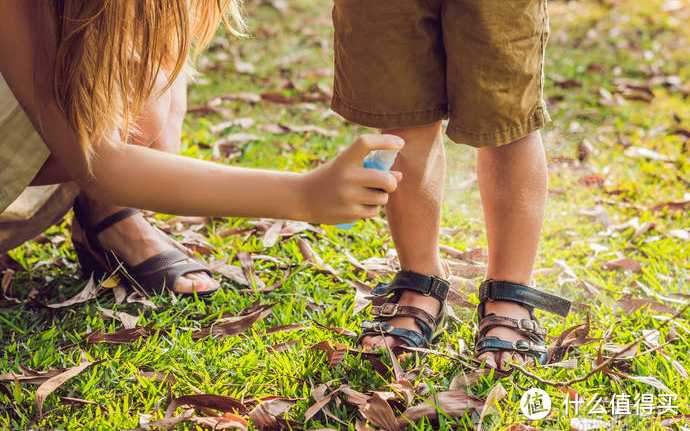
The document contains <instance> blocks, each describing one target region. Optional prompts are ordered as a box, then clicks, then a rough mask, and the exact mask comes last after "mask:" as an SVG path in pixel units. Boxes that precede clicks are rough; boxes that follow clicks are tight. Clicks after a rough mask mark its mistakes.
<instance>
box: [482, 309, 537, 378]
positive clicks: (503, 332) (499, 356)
mask: <svg viewBox="0 0 690 431" xmlns="http://www.w3.org/2000/svg"><path fill="white" fill-rule="evenodd" d="M484 310H485V313H486V314H487V315H488V314H490V313H494V314H496V315H498V316H506V317H512V318H513V319H520V318H522V319H529V318H530V315H529V311H528V310H527V309H526V308H525V307H523V306H521V305H519V304H516V303H515V302H509V301H487V302H486V303H485V304H484ZM486 336H488V337H491V336H493V337H496V338H498V339H500V340H504V341H509V342H511V343H514V342H515V341H518V340H526V339H527V338H526V337H525V336H524V335H522V334H520V333H519V332H517V331H515V330H513V329H510V328H506V327H505V326H496V327H495V328H491V329H489V330H488V331H486ZM477 359H478V360H479V361H483V360H484V359H486V365H488V366H489V367H491V368H498V369H501V370H506V369H508V366H507V365H506V364H507V363H509V362H510V361H511V360H513V361H515V362H517V363H518V364H521V363H522V362H523V361H524V360H525V358H524V357H523V356H522V355H521V354H519V353H516V352H507V351H503V352H486V353H484V354H482V355H480V356H478V357H477Z"/></svg>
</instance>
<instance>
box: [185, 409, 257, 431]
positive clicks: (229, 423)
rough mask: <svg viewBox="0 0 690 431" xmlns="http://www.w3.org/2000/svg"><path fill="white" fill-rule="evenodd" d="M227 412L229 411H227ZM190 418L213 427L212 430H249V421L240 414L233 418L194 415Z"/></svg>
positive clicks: (197, 422)
mask: <svg viewBox="0 0 690 431" xmlns="http://www.w3.org/2000/svg"><path fill="white" fill-rule="evenodd" d="M226 414H227V413H226ZM190 420H191V421H192V422H194V423H196V424H199V425H203V426H207V427H211V429H212V430H227V429H236V430H241V431H246V430H247V421H246V420H244V419H242V418H241V417H239V416H234V415H233V418H228V417H224V416H223V417H212V416H192V417H191V418H190Z"/></svg>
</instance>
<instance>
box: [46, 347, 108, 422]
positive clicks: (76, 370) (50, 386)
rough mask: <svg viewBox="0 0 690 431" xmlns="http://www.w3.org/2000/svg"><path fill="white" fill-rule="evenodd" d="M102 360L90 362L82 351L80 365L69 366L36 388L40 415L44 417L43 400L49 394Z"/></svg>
mask: <svg viewBox="0 0 690 431" xmlns="http://www.w3.org/2000/svg"><path fill="white" fill-rule="evenodd" d="M101 362H103V360H100V361H94V362H90V361H89V360H88V359H86V355H84V353H82V357H81V362H80V363H79V365H76V366H74V367H71V368H68V369H66V370H65V371H63V372H62V373H60V374H58V375H57V376H54V377H51V378H50V379H48V380H46V381H45V382H43V383H42V384H41V385H40V386H39V387H38V389H36V394H35V395H34V402H35V403H36V408H37V409H38V416H39V417H43V401H45V399H46V397H47V396H48V395H50V394H51V393H53V391H55V390H56V389H57V388H59V387H60V386H62V385H63V384H64V383H65V382H66V381H67V380H69V379H71V378H72V377H76V376H78V375H79V374H80V373H81V372H82V371H84V370H85V369H87V368H88V367H90V366H92V365H96V364H100V363H101Z"/></svg>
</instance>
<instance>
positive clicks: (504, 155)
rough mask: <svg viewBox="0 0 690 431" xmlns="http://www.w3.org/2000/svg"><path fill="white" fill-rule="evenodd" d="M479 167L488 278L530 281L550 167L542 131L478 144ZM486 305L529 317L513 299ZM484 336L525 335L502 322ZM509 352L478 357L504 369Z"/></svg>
mask: <svg viewBox="0 0 690 431" xmlns="http://www.w3.org/2000/svg"><path fill="white" fill-rule="evenodd" d="M477 171H478V172H477V174H478V181H479V191H480V193H481V197H482V205H483V208H484V217H485V219H486V234H487V238H488V243H489V267H488V272H487V277H486V278H487V279H493V280H502V281H510V282H513V283H519V284H524V285H528V286H529V285H531V283H530V281H531V278H532V267H533V265H534V259H535V256H536V253H537V247H538V245H539V237H540V233H541V227H542V222H543V219H544V211H545V208H546V193H547V190H546V187H547V168H546V157H545V155H544V147H543V145H542V141H541V134H540V133H539V132H538V131H536V132H533V133H530V134H529V135H527V136H525V137H524V138H521V139H519V140H517V141H515V142H513V143H510V144H507V145H503V146H500V147H483V148H480V149H479V150H478V153H477ZM485 310H486V313H487V314H488V313H496V314H497V315H499V316H509V317H513V318H526V319H529V318H530V315H529V312H528V311H527V309H526V308H524V307H522V306H520V305H518V304H516V303H514V302H501V301H495V302H487V303H486V305H485ZM486 335H488V336H492V335H493V336H496V337H498V338H500V339H502V340H506V341H510V342H514V341H517V340H520V339H525V337H524V336H522V335H521V334H519V333H518V332H516V331H514V330H512V329H510V328H505V327H501V326H499V327H496V328H493V329H491V330H489V331H487V334H486ZM510 355H511V353H510V352H501V353H500V355H499V354H494V353H485V354H483V355H482V356H480V357H479V358H478V359H479V360H482V359H484V358H486V362H487V364H488V365H490V366H492V367H496V365H500V366H501V368H503V366H502V364H503V362H504V361H509V360H510ZM518 356H519V355H516V359H518V360H520V358H518Z"/></svg>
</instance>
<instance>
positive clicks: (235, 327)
mask: <svg viewBox="0 0 690 431" xmlns="http://www.w3.org/2000/svg"><path fill="white" fill-rule="evenodd" d="M274 306H275V304H263V305H261V306H259V307H258V308H257V310H256V311H254V312H253V313H251V314H248V315H246V316H236V317H231V318H228V319H226V322H227V323H223V324H220V325H211V326H208V327H206V328H202V329H200V330H199V331H197V332H195V333H194V334H192V339H194V340H199V339H201V338H205V337H208V336H209V335H210V336H212V337H214V338H217V339H221V338H225V337H231V336H233V335H238V334H241V333H243V332H245V331H246V330H247V329H249V328H250V327H251V326H252V325H254V324H255V323H256V322H258V321H259V320H261V319H263V318H264V317H266V316H268V315H269V314H271V310H272V309H273V307H274Z"/></svg>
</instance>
